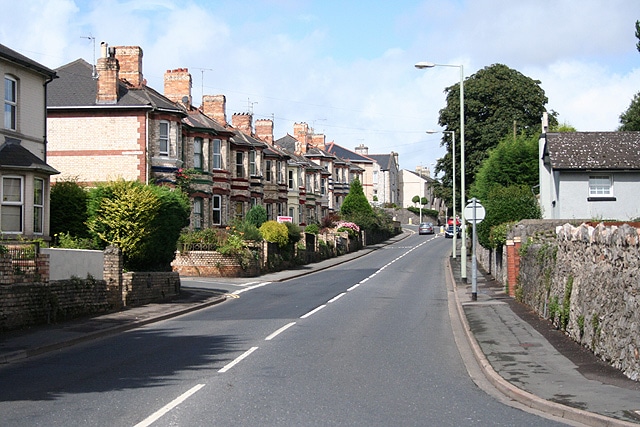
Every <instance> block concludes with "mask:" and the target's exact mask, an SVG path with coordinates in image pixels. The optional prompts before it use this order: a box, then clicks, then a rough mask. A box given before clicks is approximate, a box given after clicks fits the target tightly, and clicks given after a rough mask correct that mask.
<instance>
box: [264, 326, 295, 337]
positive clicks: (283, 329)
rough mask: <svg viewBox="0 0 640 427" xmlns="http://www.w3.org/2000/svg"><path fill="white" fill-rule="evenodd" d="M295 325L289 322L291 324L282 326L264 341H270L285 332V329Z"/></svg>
mask: <svg viewBox="0 0 640 427" xmlns="http://www.w3.org/2000/svg"><path fill="white" fill-rule="evenodd" d="M295 324H296V322H291V323H288V324H286V325H284V326H283V327H282V328H280V329H278V330H277V331H275V332H274V333H272V334H271V335H269V336H268V337H266V338H265V339H264V340H265V341H271V340H272V339H274V338H275V337H277V336H278V335H279V334H281V333H282V332H284V331H286V330H287V329H289V328H290V327H292V326H293V325H295Z"/></svg>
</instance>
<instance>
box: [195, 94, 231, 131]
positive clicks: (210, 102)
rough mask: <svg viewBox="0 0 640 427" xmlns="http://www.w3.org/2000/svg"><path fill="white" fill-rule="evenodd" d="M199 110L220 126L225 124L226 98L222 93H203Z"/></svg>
mask: <svg viewBox="0 0 640 427" xmlns="http://www.w3.org/2000/svg"><path fill="white" fill-rule="evenodd" d="M201 110H202V112H203V113H204V114H206V115H207V116H209V117H211V118H212V119H213V120H215V121H216V122H218V123H220V124H221V125H222V126H226V125H227V98H226V97H225V96H224V95H204V96H203V97H202V107H201Z"/></svg>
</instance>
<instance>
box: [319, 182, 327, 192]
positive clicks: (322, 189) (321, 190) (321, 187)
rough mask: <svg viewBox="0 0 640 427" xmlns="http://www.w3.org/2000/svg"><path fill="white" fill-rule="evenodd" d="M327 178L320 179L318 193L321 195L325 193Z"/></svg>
mask: <svg viewBox="0 0 640 427" xmlns="http://www.w3.org/2000/svg"><path fill="white" fill-rule="evenodd" d="M326 188H327V178H322V179H321V184H320V194H322V195H323V196H324V195H325V194H326V193H327V190H326Z"/></svg>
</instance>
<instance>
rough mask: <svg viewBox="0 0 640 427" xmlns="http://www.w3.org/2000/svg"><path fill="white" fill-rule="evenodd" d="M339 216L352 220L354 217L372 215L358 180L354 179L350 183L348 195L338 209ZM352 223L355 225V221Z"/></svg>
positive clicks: (371, 209)
mask: <svg viewBox="0 0 640 427" xmlns="http://www.w3.org/2000/svg"><path fill="white" fill-rule="evenodd" d="M340 214H342V216H344V217H345V218H346V219H350V220H353V217H354V216H358V217H359V216H363V215H364V216H367V215H369V216H370V215H372V214H373V208H372V207H371V205H370V204H369V201H368V200H367V196H365V195H364V191H363V190H362V184H361V183H360V180H359V179H357V178H356V179H355V180H353V182H352V183H351V185H350V187H349V194H347V196H346V197H345V198H344V201H343V202H342V206H341V207H340ZM353 222H356V223H357V221H353ZM358 225H360V224H358Z"/></svg>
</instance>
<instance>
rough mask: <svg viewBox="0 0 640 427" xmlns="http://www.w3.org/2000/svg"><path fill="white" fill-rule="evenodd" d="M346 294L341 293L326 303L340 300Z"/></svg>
mask: <svg viewBox="0 0 640 427" xmlns="http://www.w3.org/2000/svg"><path fill="white" fill-rule="evenodd" d="M346 294H347V293H346V292H343V293H341V294H338V295H336V296H335V297H333V298H331V299H330V300H329V301H327V302H328V303H332V302H334V301H337V300H339V299H340V298H342V297H343V296H345V295H346Z"/></svg>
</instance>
